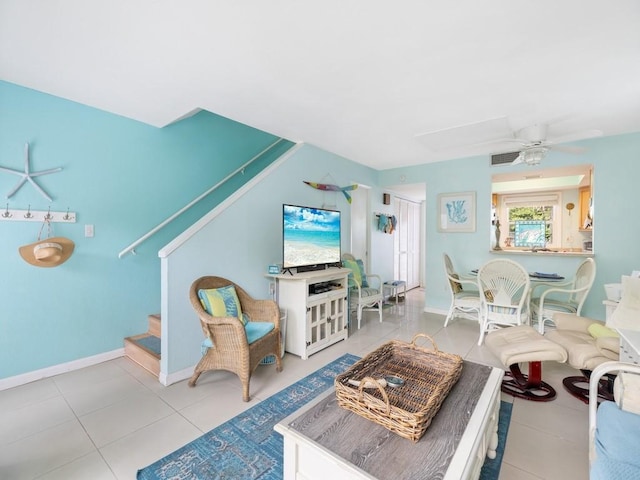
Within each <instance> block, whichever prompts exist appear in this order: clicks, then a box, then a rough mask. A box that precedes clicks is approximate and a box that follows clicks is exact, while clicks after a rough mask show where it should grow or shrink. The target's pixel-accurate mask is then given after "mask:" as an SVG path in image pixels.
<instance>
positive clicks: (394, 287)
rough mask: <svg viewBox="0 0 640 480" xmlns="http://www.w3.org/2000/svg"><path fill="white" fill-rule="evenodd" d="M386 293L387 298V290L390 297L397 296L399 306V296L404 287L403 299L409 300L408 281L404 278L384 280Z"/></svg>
mask: <svg viewBox="0 0 640 480" xmlns="http://www.w3.org/2000/svg"><path fill="white" fill-rule="evenodd" d="M383 287H384V293H385V298H386V295H387V292H389V296H390V297H395V299H396V307H397V306H398V297H399V296H400V289H402V296H403V300H405V301H406V300H407V282H405V281H404V280H393V281H391V282H384V284H383Z"/></svg>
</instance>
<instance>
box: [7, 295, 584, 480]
mask: <svg viewBox="0 0 640 480" xmlns="http://www.w3.org/2000/svg"><path fill="white" fill-rule="evenodd" d="M423 304H424V291H423V290H421V289H415V290H412V291H410V292H409V293H408V295H407V301H406V302H405V303H404V304H401V305H400V306H398V307H391V308H388V309H385V314H384V321H383V323H379V322H378V320H377V315H375V314H372V313H365V317H364V318H363V325H362V328H361V329H360V330H358V331H356V332H354V333H353V334H352V335H351V336H350V337H349V339H348V340H346V341H344V342H340V343H338V344H335V345H333V346H331V347H329V348H327V349H325V350H323V351H321V352H318V353H316V354H315V355H312V356H311V357H309V358H308V359H307V360H301V359H300V358H299V357H296V356H294V355H291V354H287V355H285V358H284V370H283V372H281V373H279V374H278V373H277V372H276V371H275V367H274V366H259V367H258V369H257V371H256V373H255V374H254V376H253V379H252V382H251V395H252V399H251V401H250V402H248V403H245V402H242V401H241V398H242V397H241V386H240V382H239V381H238V379H237V377H235V376H234V375H232V374H229V373H226V372H216V373H205V374H203V375H202V376H201V377H200V380H199V382H198V385H197V386H196V387H195V388H189V387H188V386H187V384H186V381H183V382H180V383H177V384H174V385H171V386H169V387H164V386H162V385H161V384H160V383H158V381H157V380H156V379H155V378H154V377H153V376H151V375H150V374H149V373H147V372H146V371H145V370H143V369H142V368H140V367H139V366H137V365H136V364H135V363H133V362H131V361H130V360H128V359H126V358H124V357H123V358H119V359H116V360H112V361H109V362H105V363H102V364H99V365H95V366H92V367H88V368H84V369H82V370H77V371H74V372H69V373H65V374H63V375H59V376H56V377H52V378H47V379H43V380H39V381H37V382H33V383H30V384H27V385H23V386H20V387H16V388H12V389H9V390H5V391H2V392H0V425H1V428H0V479H2V480H17V479H39V480H54V479H55V480H74V479H78V480H88V479H90V480H101V479H105V480H107V479H109V480H113V479H119V480H125V479H126V480H131V479H135V476H136V471H137V470H138V469H139V468H142V467H145V466H147V465H149V464H151V463H153V462H154V461H155V460H158V459H159V458H161V457H163V456H165V455H167V454H169V453H170V452H172V451H174V450H176V449H178V448H179V447H181V446H182V445H184V444H185V443H188V442H190V441H191V440H194V439H195V438H197V437H199V436H200V435H202V434H203V433H204V432H207V431H209V430H211V429H212V428H214V427H216V426H217V425H219V424H221V423H223V422H224V421H226V420H228V419H229V418H232V417H233V416H235V415H237V414H238V413H240V412H241V411H243V410H245V409H246V408H249V407H251V406H253V405H255V404H256V403H258V402H260V401H261V400H263V399H266V398H267V397H269V396H270V395H272V394H273V393H276V392H277V391H279V390H281V389H282V388H284V387H286V386H287V385H289V384H291V383H293V382H295V381H296V380H298V379H300V378H302V377H303V376H305V375H307V374H309V373H311V372H313V371H315V370H316V369H318V368H320V367H322V366H323V365H325V364H327V363H328V362H330V361H331V360H333V359H335V358H337V357H339V356H341V355H342V354H344V353H353V354H355V355H359V356H363V355H366V354H367V353H369V352H370V351H372V350H373V349H375V348H376V347H378V346H379V345H381V344H383V343H385V342H387V341H388V340H390V339H400V340H405V341H410V340H411V339H412V338H413V336H414V335H415V334H416V333H426V334H427V335H430V336H431V337H432V338H433V339H434V340H435V342H436V343H437V345H438V347H439V348H440V349H441V350H443V351H448V352H453V353H457V354H459V355H461V356H463V357H464V358H465V359H467V360H470V361H473V362H476V363H482V364H486V365H492V366H501V365H500V364H499V362H498V360H497V359H496V358H495V356H494V355H493V354H491V352H489V351H488V349H487V348H486V347H484V346H482V347H478V345H477V338H478V327H477V323H475V322H472V321H469V320H464V319H456V320H454V321H453V322H450V324H449V326H448V327H447V328H446V329H445V328H443V324H444V317H443V316H442V315H436V314H428V313H425V312H424V311H423ZM574 374H576V371H575V370H574V369H572V368H571V367H569V366H567V365H564V364H557V363H555V362H545V364H544V366H543V377H544V378H545V380H546V381H548V382H549V383H551V384H552V385H553V386H555V387H556V389H557V390H558V398H557V399H556V400H555V401H553V402H550V403H531V402H527V401H525V400H520V399H516V400H515V401H513V399H512V398H511V397H505V396H503V399H504V400H506V401H513V402H514V406H513V414H512V419H511V425H510V430H509V435H508V438H507V446H506V449H505V454H504V459H503V465H502V470H501V474H500V480H516V479H517V480H528V479H549V480H551V479H558V480H572V479H580V480H582V479H586V478H588V476H589V475H588V452H587V451H588V440H587V430H588V426H587V423H588V413H587V406H586V405H584V404H583V403H581V402H580V401H578V400H576V399H574V398H573V397H571V396H569V395H568V394H567V393H566V392H565V391H564V390H563V389H562V383H561V380H562V378H563V377H565V376H568V375H574Z"/></svg>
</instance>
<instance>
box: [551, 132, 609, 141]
mask: <svg viewBox="0 0 640 480" xmlns="http://www.w3.org/2000/svg"><path fill="white" fill-rule="evenodd" d="M601 136H602V131H601V130H584V131H582V132H576V133H569V134H567V135H561V136H559V137H553V138H550V139H549V141H550V142H553V143H569V142H576V141H578V140H586V139H588V138H595V137H601Z"/></svg>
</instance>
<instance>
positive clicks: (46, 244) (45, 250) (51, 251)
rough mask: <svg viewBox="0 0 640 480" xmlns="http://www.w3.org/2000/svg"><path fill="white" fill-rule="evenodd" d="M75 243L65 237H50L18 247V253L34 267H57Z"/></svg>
mask: <svg viewBox="0 0 640 480" xmlns="http://www.w3.org/2000/svg"><path fill="white" fill-rule="evenodd" d="M74 247H75V244H74V243H73V241H71V240H69V239H68V238H65V237H50V238H46V239H44V240H39V241H37V242H35V243H30V244H29V245H24V246H22V247H20V249H19V250H20V255H21V256H22V258H24V260H25V261H26V262H27V263H30V264H31V265H34V266H36V267H57V266H58V265H61V264H63V263H64V262H66V261H67V260H68V259H69V257H70V256H71V254H72V253H73V248H74Z"/></svg>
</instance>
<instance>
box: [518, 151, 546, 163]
mask: <svg viewBox="0 0 640 480" xmlns="http://www.w3.org/2000/svg"><path fill="white" fill-rule="evenodd" d="M546 154H547V149H546V148H544V147H536V148H529V149H528V150H524V151H523V152H522V161H523V163H526V164H527V165H539V164H540V161H541V160H542V159H543V158H544V156H545V155H546Z"/></svg>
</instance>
